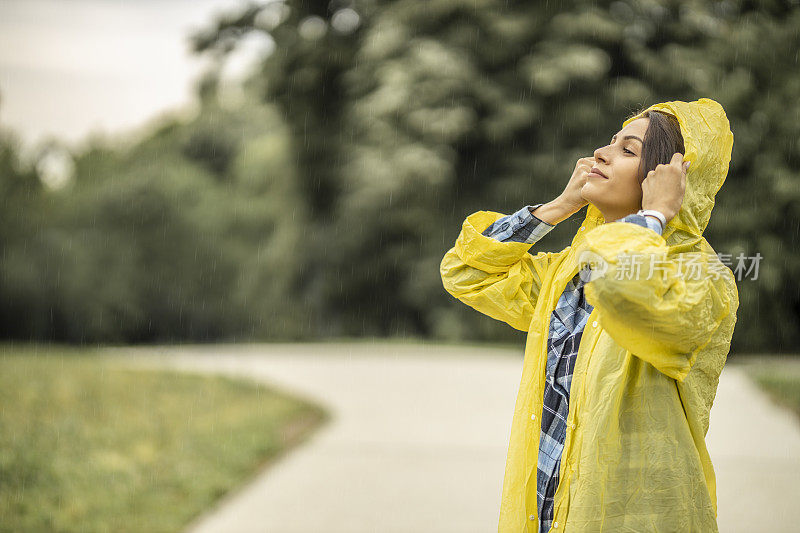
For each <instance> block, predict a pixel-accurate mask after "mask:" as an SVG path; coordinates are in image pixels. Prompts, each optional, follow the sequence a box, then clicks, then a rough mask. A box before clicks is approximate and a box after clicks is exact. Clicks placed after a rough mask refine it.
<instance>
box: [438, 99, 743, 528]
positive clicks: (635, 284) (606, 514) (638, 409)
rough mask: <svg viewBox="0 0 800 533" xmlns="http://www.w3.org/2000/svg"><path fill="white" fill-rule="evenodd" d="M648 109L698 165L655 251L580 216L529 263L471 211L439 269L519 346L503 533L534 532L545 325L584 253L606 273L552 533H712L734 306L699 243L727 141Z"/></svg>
mask: <svg viewBox="0 0 800 533" xmlns="http://www.w3.org/2000/svg"><path fill="white" fill-rule="evenodd" d="M648 109H652V110H658V111H664V112H667V113H671V114H673V115H675V116H676V117H677V118H678V121H679V122H680V127H681V132H682V134H683V138H684V144H685V147H686V153H685V155H684V159H685V160H687V161H691V162H692V164H691V167H690V168H689V171H688V174H687V177H686V191H685V195H684V200H683V204H682V206H681V208H680V211H679V212H678V214H677V215H676V216H675V217H674V218H673V219H672V220H670V221H669V222H668V224H667V226H666V228H664V232H663V234H662V235H658V234H657V233H656V232H654V231H652V230H651V229H649V228H645V227H642V226H639V225H636V224H631V223H628V222H615V221H612V222H608V223H604V219H603V215H602V213H601V212H600V211H599V209H597V208H596V207H595V206H594V205H592V204H589V205H588V208H587V212H586V217H585V219H584V220H583V223H582V225H581V227H580V229H579V230H578V232H577V233H576V235H575V237H574V238H573V239H572V243H571V244H570V245H569V246H567V247H566V248H565V249H564V250H562V251H560V252H538V254H537V255H532V254H531V253H529V251H528V250H529V249H530V248H531V246H532V245H531V244H526V243H518V242H500V241H497V240H495V239H492V238H490V237H486V236H483V235H482V234H481V232H482V231H483V230H485V229H486V228H487V227H488V226H489V225H490V224H491V223H492V222H494V221H495V220H497V219H498V218H500V217H501V216H503V214H502V213H496V212H492V211H478V212H476V213H473V214H471V215H470V216H468V217H467V218H466V220H465V221H464V223H463V226H462V229H461V232H460V234H459V235H458V238H457V239H456V242H455V246H454V247H453V248H451V249H450V250H449V251H448V252H447V253H446V254H445V256H444V258H443V260H442V262H441V267H440V270H441V276H442V282H443V284H444V287H445V289H446V290H447V292H449V293H450V294H451V295H453V296H454V297H456V298H458V299H459V300H461V301H462V302H464V303H466V304H467V305H469V306H471V307H473V308H474V309H476V310H478V311H480V312H481V313H484V314H486V315H488V316H490V317H492V318H495V319H497V320H501V321H503V322H506V323H507V324H509V325H510V326H512V327H514V328H516V329H518V330H522V331H527V332H528V337H527V343H526V346H525V357H524V362H523V368H522V380H521V382H520V387H519V393H518V396H517V401H516V407H515V409H514V418H513V423H512V428H511V436H510V442H509V447H508V457H507V461H506V471H505V480H504V482H503V492H502V502H501V508H500V523H499V528H498V531H499V532H500V533H511V532H513V533H520V532H522V531H528V532H533V533H536V531H537V530H538V513H537V505H536V472H537V469H536V464H537V459H538V454H539V435H540V423H541V421H540V420H541V419H540V415H541V412H542V398H543V393H544V385H545V364H546V361H547V339H548V329H549V326H550V316H551V313H552V312H553V310H554V308H555V305H556V302H557V301H558V299H559V297H560V296H561V293H562V292H563V291H564V288H565V286H566V284H567V282H568V281H569V280H570V279H571V278H572V277H573V276H574V275H575V274H576V273H577V272H578V270H579V268H580V267H581V266H583V265H584V264H586V263H588V261H586V260H585V257H587V255H592V254H586V252H592V253H593V254H595V255H594V256H595V258H596V257H597V256H599V257H601V258H602V259H603V260H604V261H605V262H606V266H607V270H606V271H605V274H604V275H602V276H600V277H597V278H595V279H592V281H590V282H588V283H587V284H586V285H585V287H584V293H585V297H586V300H587V301H588V302H589V303H590V304H592V305H593V306H594V310H593V311H592V313H591V315H590V316H589V318H588V321H587V323H586V329H585V330H584V332H583V336H582V338H581V341H580V346H579V350H578V355H577V361H576V364H575V371H574V374H573V378H572V385H571V389H570V390H571V393H570V403H569V416H568V419H567V435H566V440H565V443H564V452H563V456H562V461H561V467H560V471H559V479H560V482H559V485H558V489H557V491H556V493H555V498H554V509H553V511H554V515H553V525H552V529H551V531H553V532H556V533H557V532H558V531H567V532H568V533H569V532H584V531H607V532H615V533H621V532H637V533H639V532H644V531H648V532H650V531H658V532H666V531H691V532H716V531H718V529H717V521H716V516H717V497H716V482H715V476H714V468H713V466H712V464H711V459H710V457H709V454H708V451H707V449H706V445H705V435H706V433H707V431H708V425H709V411H710V409H711V405H712V403H713V401H714V396H715V394H716V389H717V383H718V381H719V376H720V373H721V371H722V367H723V365H724V364H725V360H726V358H727V354H728V350H729V347H730V341H731V336H732V335H733V329H734V325H735V323H736V311H737V309H738V306H739V294H738V291H737V288H736V283H735V278H734V276H733V273H732V272H731V270H730V269H729V268H728V267H726V266H725V265H724V264H722V262H721V261H720V260H719V258H718V256H717V255H716V252H715V251H714V250H713V249H712V248H711V245H709V244H708V242H707V241H706V239H705V238H704V237H703V235H702V234H703V230H704V229H705V228H706V226H707V225H708V221H709V218H710V217H711V210H712V208H713V207H714V197H715V195H716V193H717V191H718V190H719V189H720V187H721V186H722V183H723V182H724V181H725V177H726V175H727V173H728V165H729V162H730V158H731V150H732V148H733V133H732V132H731V130H730V125H729V122H728V119H727V117H726V115H725V112H724V110H723V109H722V106H720V104H719V103H717V102H716V101H714V100H711V99H707V98H701V99H699V100H696V101H693V102H680V101H673V102H665V103H660V104H654V105H652V106H650V107H649V108H648ZM638 117H639V115H637V116H636V117H632V118H630V119H628V120H626V121H625V122H624V123H623V126H625V125H627V124H628V123H629V122H630V121H632V120H634V119H635V118H638ZM626 256H627V259H626ZM633 256H637V257H638V259H633V260H631V259H630V258H631V257H633ZM632 261H633V262H632ZM589 264H591V265H592V268H595V266H594V265H595V263H589ZM632 264H638V265H639V268H640V271H639V273H638V275H633V274H631V272H632V270H630V266H631V265H632ZM532 415H533V416H534V417H535V419H532Z"/></svg>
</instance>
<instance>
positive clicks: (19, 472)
mask: <svg viewBox="0 0 800 533" xmlns="http://www.w3.org/2000/svg"><path fill="white" fill-rule="evenodd" d="M97 353H98V352H96V351H93V350H89V349H85V350H81V349H73V348H64V347H43V346H38V347H37V346H33V345H31V346H20V345H0V531H3V532H6V531H8V532H12V531H13V532H28V531H31V532H33V531H35V532H40V531H53V532H68V531H81V532H93V531H114V532H123V531H142V532H148V533H149V532H162V531H163V532H167V531H180V530H181V529H182V528H183V527H184V526H186V524H188V523H189V522H191V521H192V519H193V518H195V517H196V516H198V515H199V514H200V513H202V512H203V511H205V510H207V509H209V508H210V507H211V506H212V505H213V504H214V502H215V501H216V500H218V499H219V498H220V496H222V495H224V494H225V493H226V492H228V491H229V490H230V489H233V488H236V487H239V486H241V485H242V484H243V483H245V482H247V481H248V480H249V479H251V478H252V477H253V476H254V475H255V474H256V473H257V472H258V471H259V470H260V468H262V467H264V466H266V464H267V463H269V462H270V461H272V460H275V459H276V458H277V457H279V456H280V454H282V453H283V452H285V451H286V450H287V449H290V448H292V447H293V446H295V445H297V444H298V443H300V442H302V441H303V440H305V438H307V437H308V436H309V435H310V434H311V433H312V432H313V431H314V430H315V429H316V428H317V427H318V426H319V425H320V424H322V423H324V422H325V421H327V420H328V419H329V415H328V414H327V413H326V412H325V411H323V410H322V409H320V408H319V407H316V406H314V405H311V404H310V403H306V402H303V401H300V400H298V399H296V398H293V397H291V396H288V395H286V394H283V393H280V392H277V391H274V390H271V389H269V388H267V387H265V386H262V385H258V384H253V383H248V382H244V381H236V380H233V379H229V378H224V377H218V376H213V377H212V376H202V375H191V374H185V373H180V372H177V371H170V370H164V371H161V370H144V369H142V370H133V369H123V368H122V367H116V366H115V364H114V363H113V362H107V361H105V360H102V359H101V358H99V357H97V355H96V354H97Z"/></svg>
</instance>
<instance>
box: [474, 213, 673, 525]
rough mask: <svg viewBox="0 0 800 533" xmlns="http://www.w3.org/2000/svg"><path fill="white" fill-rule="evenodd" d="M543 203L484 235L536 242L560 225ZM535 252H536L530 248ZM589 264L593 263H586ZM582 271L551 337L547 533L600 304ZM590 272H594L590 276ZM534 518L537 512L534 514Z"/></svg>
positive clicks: (544, 436)
mask: <svg viewBox="0 0 800 533" xmlns="http://www.w3.org/2000/svg"><path fill="white" fill-rule="evenodd" d="M540 205H543V204H536V205H528V206H525V207H523V208H522V209H520V210H519V211H517V212H516V213H513V214H511V215H507V216H504V217H502V218H500V219H498V220H497V221H496V222H494V223H493V224H491V225H490V226H489V227H488V228H486V229H485V230H484V231H483V235H485V236H487V237H492V238H494V239H497V240H498V241H501V242H509V241H512V242H526V243H531V244H533V243H535V242H536V241H538V240H539V239H541V238H542V237H543V236H544V235H545V234H547V232H549V231H550V230H551V229H553V228H554V227H555V225H553V224H548V223H547V222H544V221H543V220H540V219H538V218H536V217H535V216H533V215H532V214H531V211H533V210H535V209H536V208H537V207H539V206H540ZM616 222H631V223H634V224H639V225H640V226H644V227H646V228H651V229H652V230H653V231H655V232H657V233H658V234H659V235H660V234H661V223H660V222H659V221H657V220H655V219H653V218H652V217H647V216H643V215H637V214H630V215H628V216H626V217H623V218H620V219H619V220H617V221H616ZM529 253H533V252H529ZM585 268H586V269H588V266H587V267H585ZM581 272H582V271H579V272H578V273H577V274H575V276H574V277H573V278H572V279H571V280H570V281H569V282H568V283H567V286H566V288H565V289H564V292H563V293H562V294H561V297H560V298H559V300H558V303H557V304H556V308H555V310H553V315H552V319H551V320H550V332H549V334H548V338H547V366H546V372H545V374H546V379H545V387H544V398H543V402H544V404H543V408H542V412H541V416H539V415H538V414H536V413H534V414H532V415H531V417H532V418H533V419H535V417H536V416H539V418H540V420H541V436H540V439H539V460H538V464H537V476H536V496H537V498H536V500H537V505H538V510H539V533H547V532H548V531H549V530H550V526H551V525H552V522H553V496H554V495H555V492H556V488H557V487H558V470H559V467H560V466H561V455H562V452H563V451H564V440H565V439H566V436H567V413H568V410H569V389H570V386H571V384H572V373H573V371H574V370H575V360H576V358H577V355H578V346H579V345H580V342H581V335H582V333H583V328H584V327H585V326H586V321H587V319H588V318H589V314H590V313H591V312H592V310H593V309H594V308H593V307H592V305H591V304H589V303H588V302H587V301H586V299H585V298H584V296H583V285H584V281H583V279H582V278H581ZM584 277H587V278H588V276H584ZM531 519H534V516H533V515H531Z"/></svg>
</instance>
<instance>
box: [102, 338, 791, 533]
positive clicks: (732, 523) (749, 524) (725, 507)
mask: <svg viewBox="0 0 800 533" xmlns="http://www.w3.org/2000/svg"><path fill="white" fill-rule="evenodd" d="M523 349H524V346H523V345H522V344H521V345H520V347H519V349H518V350H508V349H499V348H486V347H464V346H443V345H436V344H400V343H391V342H389V343H384V342H375V343H371V342H358V343H328V344H248V345H214V346H185V345H184V346H181V347H164V348H160V347H147V348H119V349H113V350H109V354H115V355H113V356H114V357H122V358H124V360H125V362H126V364H132V365H140V364H141V365H145V366H152V365H156V366H167V367H171V368H179V369H183V370H187V371H192V372H211V373H221V374H226V375H232V376H240V377H243V378H246V379H254V380H257V381H260V382H264V383H267V384H269V385H271V386H274V387H277V388H280V389H282V390H285V391H289V392H293V393H295V394H298V395H301V396H303V397H306V398H308V399H310V400H312V401H315V402H318V403H320V404H322V405H323V406H325V407H326V408H327V409H329V410H330V411H331V412H332V415H333V417H332V420H331V422H330V423H329V424H328V425H327V426H325V427H323V428H322V429H321V430H320V431H319V432H317V433H316V434H314V435H313V436H312V437H311V438H310V439H309V440H308V441H307V442H305V443H304V444H302V445H301V446H300V447H298V448H297V449H295V450H294V451H290V452H289V453H288V454H287V455H286V456H284V458H282V459H281V460H280V461H279V462H277V463H276V464H273V465H271V466H269V467H267V468H266V469H265V470H264V471H263V472H261V473H260V474H258V475H257V476H256V477H255V478H254V480H253V481H252V482H250V483H249V484H247V485H246V486H244V487H242V488H240V489H238V490H235V491H232V492H231V493H230V494H228V495H227V496H226V497H225V498H223V499H222V500H221V501H220V502H219V504H218V505H217V506H215V507H214V508H213V509H209V510H208V512H206V513H205V514H204V515H202V516H200V517H199V518H198V519H197V520H196V521H195V523H194V524H192V525H191V527H189V528H188V529H187V533H212V532H213V533H217V532H219V533H221V532H225V533H246V532H259V533H261V532H270V533H316V532H322V531H324V532H326V533H340V532H341V533H362V532H364V533H367V532H380V533H448V532H452V533H471V532H481V533H485V532H493V531H497V518H498V510H499V507H500V491H501V488H502V483H503V472H504V468H505V456H506V450H507V446H508V437H509V432H510V428H511V418H512V415H513V411H514V403H515V400H516V394H517V389H518V387H519V379H520V376H521V368H522V352H523ZM745 372H746V367H745V366H739V365H735V364H729V365H728V366H726V368H725V370H724V371H723V373H722V378H721V380H720V385H719V389H718V392H717V398H716V400H715V403H714V407H713V408H712V410H711V427H710V430H709V434H708V437H707V442H708V446H709V451H710V453H711V458H712V461H713V463H714V467H715V471H716V474H717V491H718V499H719V518H718V521H719V527H720V531H721V532H723V533H726V532H753V531H770V532H772V533H778V532H789V531H798V525H799V524H800V505H798V501H800V499H799V498H798V497H799V496H800V490H798V480H800V424H798V422H797V420H796V419H795V418H794V417H793V415H792V413H790V412H788V411H786V410H784V409H781V408H777V407H775V406H774V405H773V404H772V403H771V401H770V400H769V399H768V398H767V397H766V396H765V395H764V394H763V393H761V392H760V391H759V390H758V389H757V388H756V387H755V386H754V385H753V384H752V383H751V382H750V380H749V379H748V378H747V376H746V375H745Z"/></svg>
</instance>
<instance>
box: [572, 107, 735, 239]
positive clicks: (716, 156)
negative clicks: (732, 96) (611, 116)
mask: <svg viewBox="0 0 800 533" xmlns="http://www.w3.org/2000/svg"><path fill="white" fill-rule="evenodd" d="M646 111H662V112H664V113H669V114H671V115H674V116H675V117H676V118H677V119H678V122H679V124H680V128H681V134H682V135H683V141H684V147H685V149H686V153H685V154H684V157H683V159H684V161H691V163H692V164H691V165H690V167H689V171H688V172H687V174H686V191H685V193H684V198H683V204H682V205H681V208H680V210H679V211H678V213H677V214H676V215H675V217H673V218H672V220H670V221H669V222H667V227H666V228H664V232H663V233H662V236H663V237H664V239H665V240H666V241H667V246H669V247H673V246H681V248H694V247H696V245H697V244H698V243H699V241H700V237H701V236H702V234H703V232H704V231H705V229H706V226H707V225H708V222H709V220H710V219H711V210H712V209H713V208H714V201H715V196H716V194H717V192H718V191H719V190H720V188H721V187H722V184H723V183H724V182H725V177H726V176H727V175H728V166H729V164H730V160H731V153H732V150H733V132H732V131H731V128H730V123H729V121H728V117H727V116H726V114H725V110H724V109H723V108H722V106H721V105H720V104H719V102H717V101H715V100H712V99H710V98H700V99H699V100H695V101H693V102H682V101H679V100H676V101H672V102H662V103H660V104H653V105H651V106H650V107H648V108H647V109H645V110H644V111H642V112H641V113H639V114H638V115H635V116H633V117H631V118H629V119H627V120H625V121H624V122H623V123H622V126H623V127H625V126H627V125H628V124H629V123H631V122H632V121H634V120H636V119H638V118H641V117H642V116H643V115H644V113H645V112H646ZM604 222H605V220H604V218H603V213H602V212H601V211H600V210H599V209H598V208H597V207H595V206H594V205H593V204H591V203H590V204H589V206H588V208H587V211H586V217H585V218H584V221H583V224H582V226H583V227H584V228H585V231H588V230H589V229H591V228H592V227H594V226H597V225H601V224H603V223H604ZM584 234H585V233H584V232H579V233H578V234H577V235H576V236H575V239H573V246H574V245H576V244H577V243H578V241H579V240H580V238H581V237H582V236H583V235H584Z"/></svg>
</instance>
